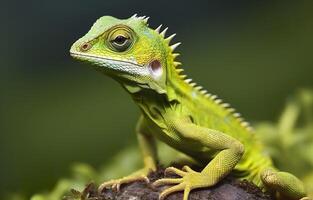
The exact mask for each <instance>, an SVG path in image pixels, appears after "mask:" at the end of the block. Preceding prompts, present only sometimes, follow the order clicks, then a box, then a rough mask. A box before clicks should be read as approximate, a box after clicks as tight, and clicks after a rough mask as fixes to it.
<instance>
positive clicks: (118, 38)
mask: <svg viewBox="0 0 313 200" xmlns="http://www.w3.org/2000/svg"><path fill="white" fill-rule="evenodd" d="M107 43H108V46H109V47H110V49H111V50H113V51H116V52H125V51H127V50H128V49H129V48H130V46H131V45H132V44H133V37H132V31H131V30H129V29H128V28H126V27H118V28H116V29H115V30H113V31H111V32H110V33H109V35H108V39H107Z"/></svg>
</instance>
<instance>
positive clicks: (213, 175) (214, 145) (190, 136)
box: [154, 120, 244, 200]
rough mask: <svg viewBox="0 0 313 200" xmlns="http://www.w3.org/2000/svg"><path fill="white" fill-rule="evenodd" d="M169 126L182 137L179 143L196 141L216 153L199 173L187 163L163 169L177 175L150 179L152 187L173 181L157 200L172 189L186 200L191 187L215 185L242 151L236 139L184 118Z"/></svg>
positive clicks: (228, 170) (228, 171) (230, 169)
mask: <svg viewBox="0 0 313 200" xmlns="http://www.w3.org/2000/svg"><path fill="white" fill-rule="evenodd" d="M172 126H173V131H174V132H175V133H176V134H178V136H179V137H180V138H181V140H184V142H182V143H185V144H186V143H187V144H188V142H190V143H199V145H202V146H203V147H207V148H210V149H213V150H216V151H219V153H218V154H217V155H216V156H215V157H214V158H213V159H212V160H211V161H210V162H209V163H208V164H207V166H206V167H205V168H204V169H203V170H202V171H201V172H196V171H194V170H192V169H191V168H189V167H187V166H185V167H184V168H183V170H180V169H176V168H173V167H170V168H167V170H166V172H174V173H176V174H177V175H179V176H180V177H181V178H164V179H159V180H157V181H156V182H154V186H159V185H164V184H176V185H175V186H173V187H170V188H168V189H165V190H164V191H163V192H162V193H161V194H160V196H159V198H160V199H164V198H165V197H166V196H167V195H169V194H171V193H173V192H176V191H181V190H184V200H187V199H188V195H189V192H190V191H191V190H192V189H195V188H203V187H210V186H213V185H215V184H216V183H218V182H219V181H220V180H221V179H222V178H224V177H225V176H226V175H227V174H229V173H230V172H231V171H232V169H233V168H234V167H235V165H236V164H237V163H238V161H239V160H240V158H241V157H242V155H243V153H244V147H243V145H242V144H241V143H240V142H239V141H238V140H236V139H235V138H232V137H231V136H229V135H227V134H224V133H222V132H219V131H216V130H212V129H208V128H204V127H200V126H197V125H195V124H193V123H191V122H187V123H186V121H185V120H174V121H173V122H172Z"/></svg>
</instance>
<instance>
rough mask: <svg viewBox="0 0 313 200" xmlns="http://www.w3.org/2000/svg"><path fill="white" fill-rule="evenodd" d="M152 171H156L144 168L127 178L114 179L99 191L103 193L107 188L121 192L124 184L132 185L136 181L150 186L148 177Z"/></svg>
mask: <svg viewBox="0 0 313 200" xmlns="http://www.w3.org/2000/svg"><path fill="white" fill-rule="evenodd" d="M150 171H154V170H153V169H150V168H143V169H141V170H138V171H136V172H134V173H132V174H130V175H129V176H125V177H123V178H120V179H114V180H110V181H106V182H104V183H102V184H101V185H100V186H99V188H98V191H100V192H101V191H103V189H104V188H106V187H111V188H112V189H115V190H116V191H119V190H120V186H121V185H122V184H126V183H131V182H134V181H144V182H146V183H147V184H148V183H149V182H150V181H149V178H148V177H147V176H148V174H149V173H150Z"/></svg>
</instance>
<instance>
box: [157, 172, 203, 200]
mask: <svg viewBox="0 0 313 200" xmlns="http://www.w3.org/2000/svg"><path fill="white" fill-rule="evenodd" d="M169 172H171V173H175V174H177V175H178V176H180V177H181V178H162V179H159V180H157V181H155V182H154V183H153V186H156V187H157V186H160V185H166V184H176V185H175V186H172V187H170V188H167V189H165V190H164V191H163V192H162V193H161V194H160V196H159V200H163V199H164V198H165V197H166V196H168V195H169V194H171V193H174V192H177V191H184V198H183V199H184V200H188V196H189V193H190V191H191V190H192V189H195V188H201V187H207V186H208V182H207V179H206V178H205V177H204V176H203V175H202V174H201V173H199V172H196V171H194V170H192V169H191V168H190V167H188V166H184V167H183V170H180V169H177V168H175V167H168V168H166V170H165V173H169Z"/></svg>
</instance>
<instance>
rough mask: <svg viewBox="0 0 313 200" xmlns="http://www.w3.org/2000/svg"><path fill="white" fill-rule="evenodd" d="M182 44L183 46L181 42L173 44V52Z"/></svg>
mask: <svg viewBox="0 0 313 200" xmlns="http://www.w3.org/2000/svg"><path fill="white" fill-rule="evenodd" d="M180 44H181V42H178V43H176V44H173V45H172V46H170V47H171V49H172V51H174V50H175V49H176V48H177V47H178V46H179V45H180Z"/></svg>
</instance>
